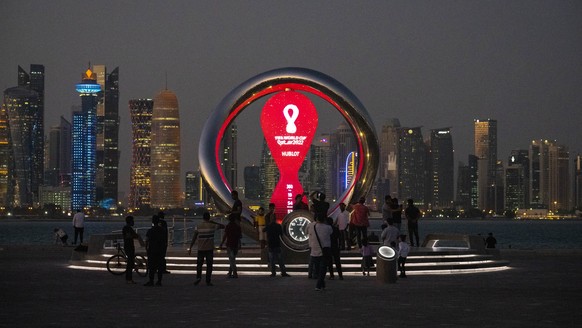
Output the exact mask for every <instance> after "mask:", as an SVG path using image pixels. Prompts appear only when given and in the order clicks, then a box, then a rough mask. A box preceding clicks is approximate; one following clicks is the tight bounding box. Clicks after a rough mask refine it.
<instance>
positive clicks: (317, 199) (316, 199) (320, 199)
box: [309, 191, 329, 222]
mask: <svg viewBox="0 0 582 328" xmlns="http://www.w3.org/2000/svg"><path fill="white" fill-rule="evenodd" d="M309 198H310V199H311V202H312V203H313V206H312V208H311V211H312V212H313V216H314V218H315V220H316V221H317V220H319V219H321V220H323V221H322V222H325V220H326V219H327V212H328V211H329V203H328V202H326V201H325V194H324V193H322V192H319V191H314V192H312V193H311V195H309Z"/></svg>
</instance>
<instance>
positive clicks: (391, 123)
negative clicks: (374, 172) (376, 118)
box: [378, 118, 400, 199]
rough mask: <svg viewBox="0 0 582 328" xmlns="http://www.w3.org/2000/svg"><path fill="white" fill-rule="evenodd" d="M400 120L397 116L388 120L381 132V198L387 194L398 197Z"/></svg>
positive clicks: (379, 175)
mask: <svg viewBox="0 0 582 328" xmlns="http://www.w3.org/2000/svg"><path fill="white" fill-rule="evenodd" d="M399 128H400V121H399V120H398V119H397V118H393V119H390V120H388V121H387V122H386V123H385V124H384V125H383V126H382V133H381V134H380V165H379V168H378V181H379V182H380V183H379V185H382V186H383V188H380V189H381V190H379V191H380V195H378V196H379V198H380V199H384V196H385V195H390V196H392V197H398V138H399Z"/></svg>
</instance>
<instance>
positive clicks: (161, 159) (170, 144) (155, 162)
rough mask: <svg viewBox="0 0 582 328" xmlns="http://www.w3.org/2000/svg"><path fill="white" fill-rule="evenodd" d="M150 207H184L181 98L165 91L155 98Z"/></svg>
mask: <svg viewBox="0 0 582 328" xmlns="http://www.w3.org/2000/svg"><path fill="white" fill-rule="evenodd" d="M151 177H152V179H151V181H152V185H151V204H152V205H151V206H152V207H153V208H162V209H167V208H178V207H181V206H182V201H181V187H180V114H179V111H178V98H177V97H176V94H174V93H173V92H172V91H170V90H167V89H165V90H162V91H161V92H160V93H159V94H158V95H157V96H156V97H155V98H154V109H153V114H152V149H151Z"/></svg>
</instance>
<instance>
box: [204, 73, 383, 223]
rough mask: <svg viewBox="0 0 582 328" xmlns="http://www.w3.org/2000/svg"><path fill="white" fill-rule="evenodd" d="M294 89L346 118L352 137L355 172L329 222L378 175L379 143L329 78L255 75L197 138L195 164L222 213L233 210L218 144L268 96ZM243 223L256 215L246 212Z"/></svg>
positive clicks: (358, 108)
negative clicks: (244, 114) (235, 122)
mask: <svg viewBox="0 0 582 328" xmlns="http://www.w3.org/2000/svg"><path fill="white" fill-rule="evenodd" d="M288 89H292V90H295V91H302V92H306V93H311V94H313V95H315V96H318V97H320V98H322V99H324V100H325V101H327V102H328V103H329V104H331V105H332V106H333V107H334V108H336V109H337V110H338V111H339V113H340V114H341V115H342V116H343V117H344V119H345V120H346V122H347V123H348V124H349V126H350V127H351V129H352V131H353V132H354V135H355V136H356V140H357V146H358V154H359V156H358V169H357V172H356V175H355V176H354V179H352V181H351V184H350V185H349V186H348V188H347V189H346V190H345V192H344V193H343V194H342V195H341V196H340V197H339V198H338V199H337V200H336V202H335V203H333V204H331V207H330V213H329V214H330V216H333V215H335V212H336V211H338V210H339V204H340V203H342V202H343V203H346V204H348V203H351V201H352V199H355V200H357V199H359V198H360V197H362V196H365V195H366V194H367V193H368V192H369V191H370V188H371V187H372V184H373V183H374V179H375V177H376V172H377V171H378V163H379V149H378V140H377V137H376V132H375V129H374V125H373V123H372V120H371V118H370V116H369V114H368V112H367V111H366V109H365V108H364V106H363V105H362V103H361V102H360V101H359V100H358V98H357V97H356V96H355V95H354V94H353V93H352V92H351V91H350V90H349V89H348V88H346V87H345V86H344V85H342V84H341V83H339V82H338V81H337V80H335V79H333V78H332V77H330V76H327V75H325V74H323V73H320V72H318V71H314V70H310V69H306V68H296V67H292V68H280V69H275V70H272V71H268V72H265V73H262V74H259V75H257V76H255V77H252V78H250V79H249V80H247V81H245V82H243V83H242V84H240V85H239V86H238V87H236V88H235V89H233V90H232V91H231V92H230V93H229V94H228V95H226V97H225V98H224V99H223V100H222V101H221V102H220V103H219V105H218V106H217V107H216V109H215V110H214V112H213V113H212V114H211V116H210V117H209V119H208V120H207V121H206V124H205V125H204V128H203V130H202V135H201V137H200V145H199V150H198V158H199V161H200V170H201V174H202V178H203V180H204V182H205V184H206V186H207V187H208V188H207V189H208V192H209V193H210V195H211V196H212V197H213V198H214V201H215V203H216V206H217V208H218V209H219V210H221V211H226V210H227V209H229V208H230V207H231V206H232V203H233V201H232V200H231V197H230V192H231V190H232V189H231V186H229V184H228V182H227V180H226V178H225V175H224V172H223V171H222V170H221V169H220V163H221V159H220V143H221V140H222V138H223V136H224V133H225V131H226V129H227V128H228V126H229V125H230V124H231V123H232V121H233V120H234V119H235V118H236V117H237V116H238V115H239V114H240V113H241V112H242V111H243V110H244V109H245V108H246V107H248V106H249V105H251V104H252V103H253V102H255V101H257V100H258V99H260V98H262V97H265V96H267V95H269V94H272V93H276V92H280V91H284V90H288ZM243 216H244V217H246V218H250V217H253V216H254V215H253V214H252V213H251V211H250V210H248V209H246V208H245V209H244V210H243Z"/></svg>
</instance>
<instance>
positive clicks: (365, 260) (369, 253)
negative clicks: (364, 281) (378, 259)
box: [360, 238, 374, 276]
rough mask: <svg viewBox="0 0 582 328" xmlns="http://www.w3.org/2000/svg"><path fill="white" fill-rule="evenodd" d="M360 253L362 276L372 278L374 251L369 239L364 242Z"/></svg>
mask: <svg viewBox="0 0 582 328" xmlns="http://www.w3.org/2000/svg"><path fill="white" fill-rule="evenodd" d="M360 253H362V275H364V276H365V275H366V274H367V275H368V276H370V269H371V268H372V266H373V265H374V259H373V256H374V249H373V248H372V246H371V245H370V244H368V238H364V239H363V240H362V247H361V248H360Z"/></svg>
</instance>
